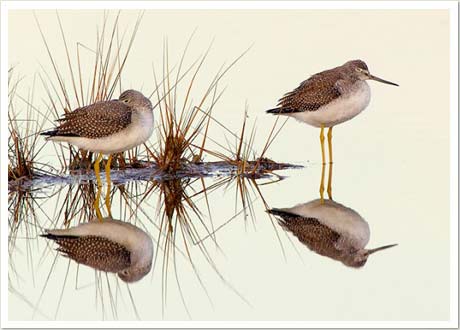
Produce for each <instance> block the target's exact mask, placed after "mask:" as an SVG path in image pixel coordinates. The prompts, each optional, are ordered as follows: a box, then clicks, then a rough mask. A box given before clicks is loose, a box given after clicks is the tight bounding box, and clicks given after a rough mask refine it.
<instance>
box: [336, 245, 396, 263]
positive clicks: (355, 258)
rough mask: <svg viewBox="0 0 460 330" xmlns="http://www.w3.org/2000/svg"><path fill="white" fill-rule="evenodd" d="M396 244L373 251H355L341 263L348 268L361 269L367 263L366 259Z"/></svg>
mask: <svg viewBox="0 0 460 330" xmlns="http://www.w3.org/2000/svg"><path fill="white" fill-rule="evenodd" d="M396 245H398V244H390V245H385V246H380V247H378V248H375V249H369V250H367V249H361V250H357V251H355V253H352V254H351V255H350V257H349V258H345V259H344V261H343V263H344V264H345V265H347V266H349V267H354V268H360V267H363V266H364V265H365V264H366V262H367V258H368V257H369V256H370V255H371V254H373V253H375V252H378V251H382V250H386V249H389V248H391V247H394V246H396Z"/></svg>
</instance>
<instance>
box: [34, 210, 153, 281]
mask: <svg viewBox="0 0 460 330" xmlns="http://www.w3.org/2000/svg"><path fill="white" fill-rule="evenodd" d="M41 236H42V237H46V238H48V239H51V240H54V241H56V243H57V244H58V245H59V248H58V249H57V250H58V251H59V252H62V253H63V254H64V255H65V256H67V257H68V258H70V259H73V260H75V261H76V262H77V263H80V264H84V265H87V266H90V267H92V268H95V269H97V270H102V271H105V272H112V273H117V274H118V276H119V277H120V278H121V279H122V280H123V281H125V282H135V281H138V280H140V279H141V278H143V277H144V276H145V275H146V274H147V273H148V272H149V271H150V270H151V268H152V258H153V243H152V239H151V238H150V237H149V235H147V233H145V232H144V231H142V230H141V229H139V228H138V227H136V226H134V225H132V224H129V223H126V222H123V221H118V220H112V219H108V218H106V219H104V221H103V222H99V221H91V222H88V223H84V224H81V225H78V226H77V227H73V228H69V229H53V230H46V234H44V235H41Z"/></svg>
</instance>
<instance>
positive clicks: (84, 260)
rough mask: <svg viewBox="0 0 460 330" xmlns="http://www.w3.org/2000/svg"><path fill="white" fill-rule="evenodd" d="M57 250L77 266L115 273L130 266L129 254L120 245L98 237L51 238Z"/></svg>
mask: <svg viewBox="0 0 460 330" xmlns="http://www.w3.org/2000/svg"><path fill="white" fill-rule="evenodd" d="M53 239H54V240H55V241H56V243H57V244H58V245H59V248H58V249H57V250H58V251H59V252H62V253H63V254H64V255H65V256H66V257H68V258H70V259H72V260H75V261H76V262H77V263H79V264H83V265H87V266H90V267H92V268H95V269H97V270H102V271H105V272H112V273H117V272H119V271H121V270H123V269H125V268H127V267H129V266H130V263H131V261H130V252H129V251H128V250H127V249H126V248H125V247H124V246H122V245H121V244H118V243H116V242H113V241H110V240H109V239H107V238H104V237H100V236H80V237H77V236H73V237H72V236H62V237H59V236H57V237H54V238H53Z"/></svg>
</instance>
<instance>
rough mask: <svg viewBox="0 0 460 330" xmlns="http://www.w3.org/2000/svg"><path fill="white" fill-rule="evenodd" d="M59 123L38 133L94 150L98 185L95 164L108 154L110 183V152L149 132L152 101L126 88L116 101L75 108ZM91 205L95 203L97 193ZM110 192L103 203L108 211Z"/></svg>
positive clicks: (134, 142)
mask: <svg viewBox="0 0 460 330" xmlns="http://www.w3.org/2000/svg"><path fill="white" fill-rule="evenodd" d="M58 121H59V122H60V124H59V126H57V127H56V128H54V129H53V130H50V131H46V132H43V133H41V135H46V136H48V137H47V140H50V141H53V142H68V143H70V144H73V145H75V146H77V147H78V148H81V149H84V150H88V151H92V152H95V153H98V154H99V155H98V156H97V158H96V161H95V163H94V171H95V174H96V180H97V184H98V187H101V186H102V183H101V179H100V175H99V163H100V161H101V160H102V155H103V154H106V155H109V158H108V160H107V164H106V166H105V172H106V178H107V181H108V182H109V184H110V163H111V160H112V154H114V153H117V152H122V151H125V150H129V149H131V148H134V147H136V146H138V145H140V144H142V143H144V142H145V141H147V139H148V138H149V137H150V136H151V135H152V133H153V107H152V103H151V102H150V100H149V99H148V98H146V97H145V96H144V95H143V94H142V93H140V92H138V91H135V90H132V89H130V90H127V91H124V92H123V93H121V95H120V97H119V99H118V100H110V101H102V102H96V103H94V104H91V105H88V106H84V107H81V108H78V109H75V110H74V111H72V112H69V113H66V114H64V117H63V118H61V119H58ZM97 197H98V198H96V201H95V205H96V206H97V205H98V204H99V196H97ZM109 197H110V194H107V195H106V205H107V207H108V211H109V214H110V207H109V205H110V200H109Z"/></svg>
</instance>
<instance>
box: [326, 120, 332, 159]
mask: <svg viewBox="0 0 460 330" xmlns="http://www.w3.org/2000/svg"><path fill="white" fill-rule="evenodd" d="M327 146H328V149H329V164H332V127H329V130H328V131H327Z"/></svg>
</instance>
